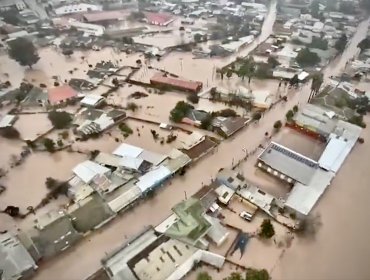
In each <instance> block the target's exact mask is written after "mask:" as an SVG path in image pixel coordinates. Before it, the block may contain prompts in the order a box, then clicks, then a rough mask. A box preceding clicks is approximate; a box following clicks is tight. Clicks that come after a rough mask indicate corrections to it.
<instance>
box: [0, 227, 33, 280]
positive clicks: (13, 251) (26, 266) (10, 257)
mask: <svg viewBox="0 0 370 280" xmlns="http://www.w3.org/2000/svg"><path fill="white" fill-rule="evenodd" d="M36 269H37V265H36V264H35V261H34V260H33V259H32V257H31V255H30V254H29V253H28V252H27V250H26V248H25V247H24V246H23V244H22V243H21V242H20V240H19V239H18V238H17V237H16V236H15V235H13V234H11V233H1V234H0V278H1V279H2V280H17V279H21V278H28V277H31V276H32V274H33V273H34V272H35V270H36Z"/></svg>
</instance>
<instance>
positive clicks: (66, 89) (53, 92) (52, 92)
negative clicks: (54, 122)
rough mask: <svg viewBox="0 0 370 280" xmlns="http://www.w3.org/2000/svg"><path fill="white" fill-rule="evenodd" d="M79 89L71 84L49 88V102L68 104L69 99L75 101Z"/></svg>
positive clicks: (53, 104) (52, 103)
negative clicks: (76, 89) (75, 88)
mask: <svg viewBox="0 0 370 280" xmlns="http://www.w3.org/2000/svg"><path fill="white" fill-rule="evenodd" d="M77 95H78V93H77V91H75V90H74V89H73V88H72V87H70V86H69V85H62V86H58V87H54V88H51V89H49V90H48V97H49V104H50V105H52V106H57V105H61V104H66V103H67V102H68V101H73V100H75V99H76V98H77Z"/></svg>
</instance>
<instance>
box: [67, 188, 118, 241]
mask: <svg viewBox="0 0 370 280" xmlns="http://www.w3.org/2000/svg"><path fill="white" fill-rule="evenodd" d="M67 211H68V214H69V216H70V217H71V219H72V224H73V227H74V228H75V229H76V230H77V231H78V232H80V233H82V234H86V233H88V232H90V231H92V230H94V229H98V228H99V227H101V226H102V225H104V224H105V223H107V222H108V221H109V220H110V219H112V218H113V217H114V214H115V213H114V212H113V211H112V210H111V209H110V208H109V206H108V204H107V203H106V202H105V201H104V200H103V199H102V197H101V196H100V195H99V194H97V193H94V194H92V195H90V196H88V197H86V198H85V199H83V200H80V201H78V202H77V203H75V204H72V205H71V206H70V207H69V208H68V210H67Z"/></svg>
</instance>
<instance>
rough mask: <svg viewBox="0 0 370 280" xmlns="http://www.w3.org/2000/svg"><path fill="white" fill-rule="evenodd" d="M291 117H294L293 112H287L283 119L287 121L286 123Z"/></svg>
mask: <svg viewBox="0 0 370 280" xmlns="http://www.w3.org/2000/svg"><path fill="white" fill-rule="evenodd" d="M293 116H294V112H293V111H292V110H289V111H288V112H287V113H286V115H285V117H286V119H287V120H288V121H291V120H292V119H293Z"/></svg>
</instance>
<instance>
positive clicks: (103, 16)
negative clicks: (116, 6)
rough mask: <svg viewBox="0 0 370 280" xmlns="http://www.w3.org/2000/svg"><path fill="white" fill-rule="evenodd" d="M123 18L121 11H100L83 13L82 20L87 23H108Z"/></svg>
mask: <svg viewBox="0 0 370 280" xmlns="http://www.w3.org/2000/svg"><path fill="white" fill-rule="evenodd" d="M124 18H125V14H124V13H123V12H121V11H101V12H94V13H87V14H84V15H83V20H84V21H85V22H87V23H94V24H101V25H104V26H106V25H108V24H112V23H114V22H117V21H121V20H123V19H124Z"/></svg>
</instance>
